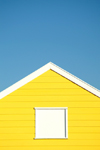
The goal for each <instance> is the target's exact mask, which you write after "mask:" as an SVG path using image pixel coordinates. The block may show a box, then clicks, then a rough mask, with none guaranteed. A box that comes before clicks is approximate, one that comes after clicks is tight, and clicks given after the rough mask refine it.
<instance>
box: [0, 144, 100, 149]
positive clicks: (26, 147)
mask: <svg viewBox="0 0 100 150" xmlns="http://www.w3.org/2000/svg"><path fill="white" fill-rule="evenodd" d="M33 149H35V150H40V149H41V150H51V149H53V150H66V146H51V145H49V146H38V145H37V146H13V147H8V146H7V147H0V150H33ZM84 149H85V150H100V146H84V145H82V146H75V145H74V146H67V150H84Z"/></svg>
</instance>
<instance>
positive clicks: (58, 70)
mask: <svg viewBox="0 0 100 150" xmlns="http://www.w3.org/2000/svg"><path fill="white" fill-rule="evenodd" d="M49 69H51V70H53V71H55V72H56V73H58V74H60V75H62V76H63V77H65V78H67V79H69V80H70V81H72V82H74V83H76V84H77V85H79V86H80V87H82V88H84V89H86V90H87V91H89V92H91V93H92V94H94V95H96V96H98V97H100V90H98V89H96V88H94V87H93V86H91V85H89V84H87V83H86V82H84V81H82V80H80V79H79V78H77V77H75V76H74V75H72V74H70V73H69V72H67V71H65V70H64V69H62V68H60V67H58V66H57V65H55V64H53V63H52V62H49V63H47V64H46V65H44V66H43V67H41V68H40V69H38V70H36V71H35V72H33V73H31V74H29V75H28V76H26V77H25V78H23V79H21V80H20V81H18V82H16V83H15V84H13V85H12V86H10V87H8V88H7V89H5V90H3V91H2V92H0V99H2V98H3V97H5V96H7V95H8V94H10V93H12V92H13V91H15V90H17V89H18V88H20V87H21V86H23V85H25V84H26V83H28V82H30V81H31V80H33V79H35V78H36V77H38V76H40V75H41V74H43V73H44V72H46V71H48V70H49Z"/></svg>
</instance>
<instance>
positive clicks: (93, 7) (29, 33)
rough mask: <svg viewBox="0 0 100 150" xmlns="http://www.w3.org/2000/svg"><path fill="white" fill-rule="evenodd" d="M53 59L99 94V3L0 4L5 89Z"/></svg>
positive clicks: (2, 0) (0, 82)
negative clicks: (94, 88)
mask: <svg viewBox="0 0 100 150" xmlns="http://www.w3.org/2000/svg"><path fill="white" fill-rule="evenodd" d="M50 61H51V62H53V63H55V64H56V65H58V66H60V67H61V68H63V69H65V70H66V71H68V72H70V73H72V74H73V75H75V76H77V77H78V78H80V79H82V80H84V81H85V82H87V83H89V84H91V85H92V86H94V87H96V88H98V89H99V90H100V1H99V0H16V1H14V0H9V1H8V0H0V91H2V90H4V89H5V88H7V87H9V86H10V85H12V84H14V83H15V82H17V81H19V80H20V79H22V78H24V77H25V76H27V75H28V74H30V73H32V72H33V71H35V70H37V69H38V68H40V67H42V66H43V65H45V64H46V63H48V62H50Z"/></svg>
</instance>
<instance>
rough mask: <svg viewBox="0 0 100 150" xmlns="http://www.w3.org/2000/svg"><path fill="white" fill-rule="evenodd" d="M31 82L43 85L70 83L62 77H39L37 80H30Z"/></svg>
mask: <svg viewBox="0 0 100 150" xmlns="http://www.w3.org/2000/svg"><path fill="white" fill-rule="evenodd" d="M31 82H39V83H43V82H47V83H50V82H54V83H56V82H59V83H61V82H65V83H68V82H71V81H69V80H67V79H66V78H64V77H62V76H51V77H50V76H39V77H37V78H35V79H34V80H32V81H31Z"/></svg>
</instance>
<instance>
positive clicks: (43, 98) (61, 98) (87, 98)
mask: <svg viewBox="0 0 100 150" xmlns="http://www.w3.org/2000/svg"><path fill="white" fill-rule="evenodd" d="M2 101H3V102H8V103H9V102H10V101H13V102H14V101H20V102H21V101H23V102H24V101H25V102H30V101H32V102H38V101H45V102H48V101H49V102H58V101H59V102H62V101H65V102H85V101H86V102H92V101H94V102H100V98H97V97H96V96H93V95H81V96H80V95H67V96H56V95H55V96H52V95H51V96H24V95H23V96H20V95H19V96H18V95H16V96H11V95H9V96H6V97H5V98H3V99H2V100H0V102H2Z"/></svg>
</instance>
